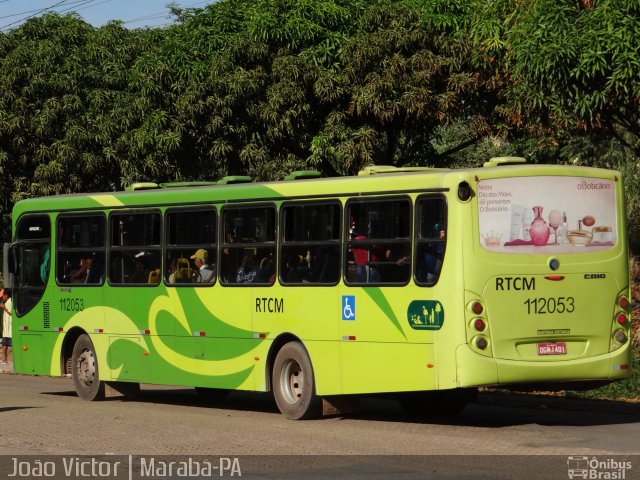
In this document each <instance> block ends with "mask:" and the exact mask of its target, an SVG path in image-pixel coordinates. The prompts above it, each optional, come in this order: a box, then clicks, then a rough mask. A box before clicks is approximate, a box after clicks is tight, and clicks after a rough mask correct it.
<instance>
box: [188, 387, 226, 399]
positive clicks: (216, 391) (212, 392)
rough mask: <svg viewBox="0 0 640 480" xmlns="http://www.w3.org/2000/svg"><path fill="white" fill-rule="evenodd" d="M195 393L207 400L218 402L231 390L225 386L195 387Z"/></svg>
mask: <svg viewBox="0 0 640 480" xmlns="http://www.w3.org/2000/svg"><path fill="white" fill-rule="evenodd" d="M195 389H196V393H197V394H198V395H199V396H200V397H202V398H203V399H205V400H207V401H208V402H219V401H221V400H224V399H225V398H226V397H227V395H229V393H230V392H231V390H227V389H225V388H208V387H195Z"/></svg>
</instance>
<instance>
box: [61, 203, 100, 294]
mask: <svg viewBox="0 0 640 480" xmlns="http://www.w3.org/2000/svg"><path fill="white" fill-rule="evenodd" d="M105 223H106V222H105V216H104V215H82V216H79V215H69V216H62V215H61V216H59V217H58V223H57V232H58V234H57V240H56V251H57V256H56V280H57V281H58V283H59V284H62V285H64V284H70V283H77V284H80V285H82V284H93V285H99V284H101V283H103V281H104V252H105Z"/></svg>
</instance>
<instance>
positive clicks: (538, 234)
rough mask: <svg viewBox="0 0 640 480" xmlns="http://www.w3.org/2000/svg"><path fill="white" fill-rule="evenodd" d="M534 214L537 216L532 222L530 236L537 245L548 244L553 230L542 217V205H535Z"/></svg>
mask: <svg viewBox="0 0 640 480" xmlns="http://www.w3.org/2000/svg"><path fill="white" fill-rule="evenodd" d="M533 214H534V215H535V218H534V219H533V222H531V227H529V236H530V237H531V241H532V242H533V244H534V245H535V246H536V247H541V246H543V245H546V244H547V241H548V240H549V235H550V234H551V232H550V231H549V225H547V222H546V221H545V219H544V218H542V207H540V206H536V207H533Z"/></svg>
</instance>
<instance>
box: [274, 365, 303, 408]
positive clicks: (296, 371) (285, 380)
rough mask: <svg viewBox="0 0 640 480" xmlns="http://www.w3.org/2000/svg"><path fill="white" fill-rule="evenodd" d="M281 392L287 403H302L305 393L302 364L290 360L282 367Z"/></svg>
mask: <svg viewBox="0 0 640 480" xmlns="http://www.w3.org/2000/svg"><path fill="white" fill-rule="evenodd" d="M280 391H281V392H282V393H283V395H284V399H285V400H286V401H287V403H290V404H294V403H297V402H299V401H300V399H301V398H302V394H303V392H304V375H303V373H302V368H300V364H298V362H296V361H295V360H293V359H289V360H287V361H286V362H285V364H284V365H283V366H282V372H281V374H280Z"/></svg>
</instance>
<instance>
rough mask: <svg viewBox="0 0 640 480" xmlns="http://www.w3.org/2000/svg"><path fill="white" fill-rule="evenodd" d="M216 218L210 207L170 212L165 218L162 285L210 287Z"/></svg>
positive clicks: (172, 210)
mask: <svg viewBox="0 0 640 480" xmlns="http://www.w3.org/2000/svg"><path fill="white" fill-rule="evenodd" d="M216 224H217V216H216V210H215V208H213V207H205V208H202V207H199V208H180V209H177V208H175V209H170V210H169V211H168V212H167V215H166V222H165V225H166V228H165V244H166V248H165V262H164V281H165V283H167V284H168V285H176V286H180V285H185V284H194V285H200V286H206V285H213V284H214V283H215V281H216V276H217V265H216V254H217V245H216V235H217V229H216Z"/></svg>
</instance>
